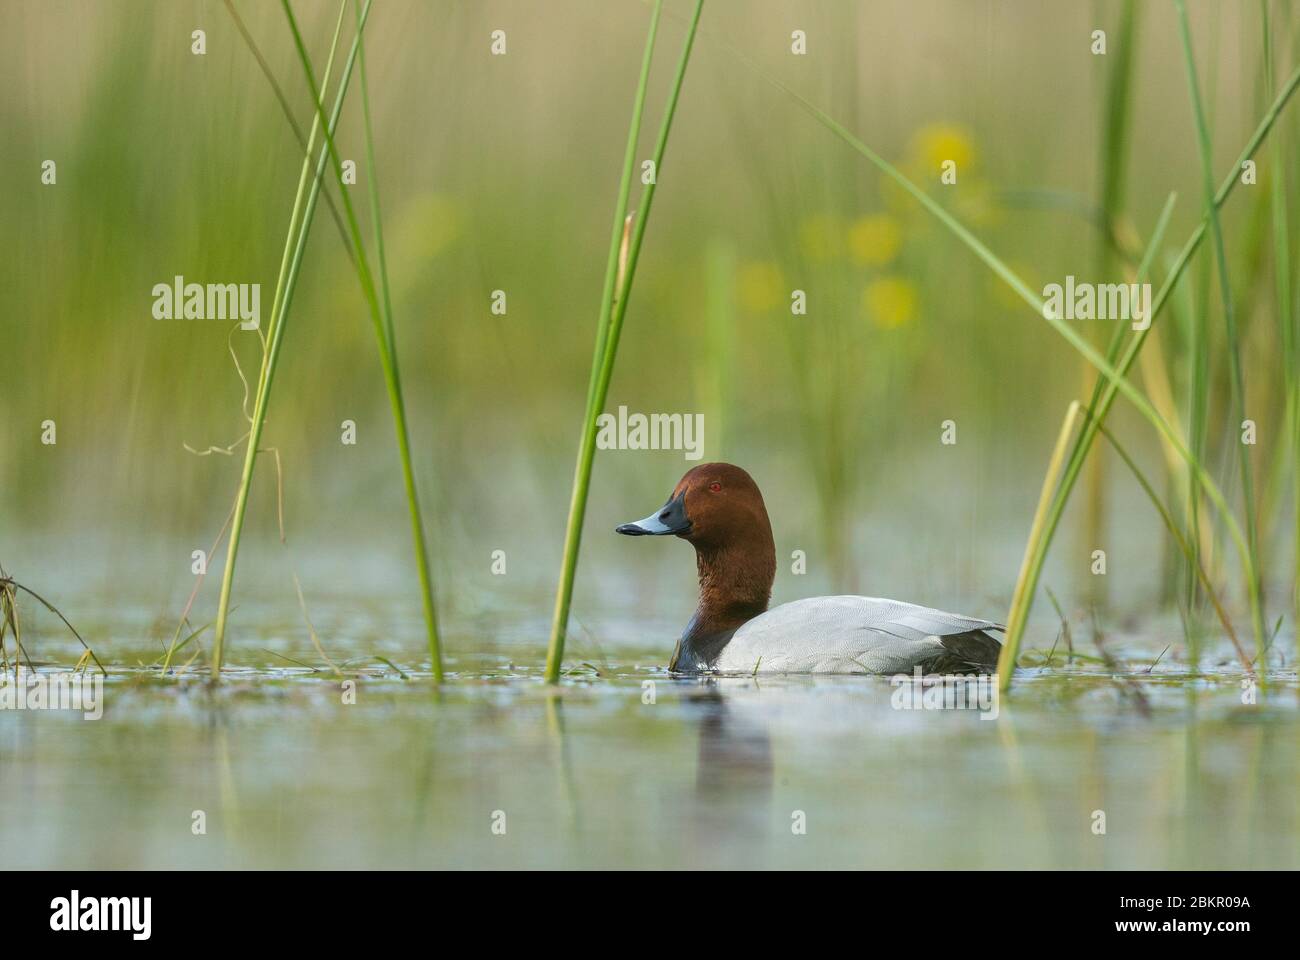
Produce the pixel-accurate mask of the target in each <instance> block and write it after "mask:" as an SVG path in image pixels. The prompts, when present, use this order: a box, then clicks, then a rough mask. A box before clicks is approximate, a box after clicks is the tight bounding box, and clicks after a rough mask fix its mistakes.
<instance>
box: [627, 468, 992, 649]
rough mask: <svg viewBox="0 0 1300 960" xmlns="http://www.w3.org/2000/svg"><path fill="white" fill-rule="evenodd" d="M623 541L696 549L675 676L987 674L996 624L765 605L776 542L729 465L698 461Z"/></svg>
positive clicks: (887, 606) (852, 604) (746, 481)
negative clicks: (658, 539)
mask: <svg viewBox="0 0 1300 960" xmlns="http://www.w3.org/2000/svg"><path fill="white" fill-rule="evenodd" d="M617 532H618V533H623V534H627V535H628V536H634V537H638V536H668V535H673V536H677V537H680V538H681V539H683V540H686V541H688V542H689V543H690V544H691V545H692V546H694V547H695V565H696V568H697V569H698V571H699V578H700V599H699V605H698V606H697V607H696V610H695V615H694V616H693V617H691V620H690V623H688V624H687V625H686V632H685V633H683V634H682V637H681V639H680V640H678V641H677V648H676V649H675V650H674V651H673V658H672V660H671V661H669V664H668V668H669V669H670V670H672V671H674V672H680V673H705V672H718V673H754V672H759V673H889V674H892V673H910V672H911V671H912V669H913V668H914V667H920V668H921V669H922V670H923V671H924V672H926V673H989V672H992V671H993V670H994V669H996V667H997V661H998V652H999V650H1000V649H1001V644H999V643H998V641H997V640H995V639H994V638H993V637H991V636H989V635H988V633H987V632H986V631H989V630H999V631H1000V630H1002V629H1003V627H1002V626H1001V625H999V624H996V623H993V622H992V621H989V620H977V619H974V618H972V617H962V616H958V615H956V614H953V613H944V612H943V611H942V610H932V609H930V608H929V607H920V606H917V605H916V604H912V603H904V602H902V601H900V600H882V599H879V598H877V597H851V596H841V597H810V598H808V599H804V600H795V601H793V602H791V603H785V604H782V605H781V606H778V607H776V608H775V609H772V610H768V609H767V604H768V600H769V599H770V598H771V595H772V582H773V581H774V580H775V579H776V545H775V543H774V541H773V539H772V524H771V523H770V521H769V520H768V518H767V508H766V507H765V506H764V505H763V495H762V493H760V492H759V489H758V485H757V484H756V483H754V480H753V478H752V477H751V476H750V475H749V474H748V473H746V472H745V471H744V470H742V469H741V468H740V467H737V466H733V465H732V464H730V463H702V464H700V465H699V466H697V467H694V468H692V469H691V470H689V471H688V472H687V473H686V475H685V476H684V477H682V479H681V480H680V481H679V482H678V484H677V486H676V488H675V489H674V490H673V493H672V496H671V497H669V498H668V502H667V503H665V504H664V505H663V507H662V508H660V509H659V510H656V511H655V512H654V513H652V514H650V516H648V517H646V518H645V519H644V520H638V521H637V522H635V523H625V524H623V525H622V526H620V527H618V528H617Z"/></svg>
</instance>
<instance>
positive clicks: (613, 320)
mask: <svg viewBox="0 0 1300 960" xmlns="http://www.w3.org/2000/svg"><path fill="white" fill-rule="evenodd" d="M661 9H662V3H661V2H659V0H656V3H655V5H654V11H653V12H652V14H651V20H650V30H649V34H648V35H647V37H646V48H645V55H644V58H643V60H642V64H641V77H640V80H639V82H638V84H637V92H636V99H635V102H634V106H633V109H632V122H631V125H630V129H629V131H628V141H627V150H626V153H625V155H624V160H623V179H622V182H621V183H620V185H619V200H618V207H617V209H616V210H615V216H614V230H613V236H612V238H611V240H610V250H609V259H608V262H607V264H606V271H605V285H604V292H603V293H602V296H601V309H600V319H599V321H598V323H597V328H596V348H595V351H594V355H593V357H592V370H591V380H590V382H589V384H588V391H587V410H586V416H585V419H584V423H583V433H582V439H581V442H580V444H579V448H578V462H577V466H576V468H575V470H574V481H573V493H572V497H571V499H570V503H569V520H568V525H567V528H566V531H565V538H564V557H563V560H562V561H561V571H560V583H559V586H558V588H557V589H556V595H555V615H554V618H553V620H552V622H551V638H550V643H549V645H548V647H547V652H546V681H547V682H548V683H556V682H558V681H559V678H560V667H561V664H562V663H563V660H564V640H565V633H566V631H567V629H568V622H569V605H570V603H571V602H572V599H573V579H574V575H575V572H576V570H577V564H578V552H579V549H580V547H581V543H582V526H583V521H584V519H585V515H586V511H587V494H588V490H589V488H590V483H591V467H592V462H593V460H594V458H595V453H596V418H597V417H598V416H599V414H600V412H601V410H602V408H603V407H604V405H605V397H606V395H607V394H608V392H609V381H610V378H611V376H612V375H613V371H614V359H615V357H616V355H617V353H618V340H619V335H620V333H621V332H622V327H623V318H624V316H625V315H626V314H627V303H628V294H629V292H630V291H631V289H632V281H633V279H634V277H635V275H636V265H637V260H638V258H639V256H640V253H641V243H642V240H643V239H644V237H645V230H646V224H647V223H649V220H650V208H651V205H652V204H653V202H654V196H655V188H656V186H657V185H658V181H659V179H660V177H661V176H662V175H663V157H664V152H665V150H666V148H667V145H668V135H669V133H670V131H671V130H672V123H673V117H674V115H675V113H676V111H677V102H678V99H679V97H680V95H681V90H682V84H683V81H684V80H685V78H686V67H687V64H688V63H689V61H690V56H691V48H692V46H693V45H694V43H695V34H696V31H697V29H698V27H699V22H700V14H701V12H702V11H703V9H704V0H696V4H695V10H694V13H693V15H692V17H691V21H690V26H689V28H688V29H687V34H686V42H685V44H684V45H683V47H682V53H681V57H680V58H679V60H678V62H677V71H676V73H675V74H674V77H673V84H672V87H671V89H670V91H669V95H668V103H667V105H666V106H665V108H664V116H663V120H662V121H661V123H660V127H659V136H658V139H657V140H656V142H655V151H654V157H653V161H654V171H655V176H654V178H653V180H652V181H651V182H650V183H649V184H647V185H646V188H645V191H644V192H643V194H642V200H641V207H640V210H638V211H637V214H636V217H635V221H634V223H633V227H632V235H631V240H630V242H629V243H628V244H627V249H626V254H625V256H624V257H620V251H621V250H622V248H623V229H624V224H625V222H626V217H627V199H628V194H629V192H630V190H631V178H632V169H633V165H634V164H635V161H636V142H637V137H638V135H639V132H640V128H641V113H642V109H643V107H644V105H645V96H646V90H647V87H648V85H649V78H650V62H651V58H652V55H653V52H654V42H655V34H656V32H657V30H658V25H659V17H660V13H661ZM620 259H622V260H623V261H624V267H623V269H622V270H620V269H619V261H620ZM616 284H617V286H616Z"/></svg>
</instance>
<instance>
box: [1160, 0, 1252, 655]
mask: <svg viewBox="0 0 1300 960" xmlns="http://www.w3.org/2000/svg"><path fill="white" fill-rule="evenodd" d="M1174 6H1175V7H1176V8H1177V10H1178V30H1179V34H1180V36H1181V39H1182V43H1183V60H1184V63H1185V66H1186V68H1187V86H1188V89H1189V90H1190V91H1191V98H1192V112H1193V114H1194V115H1195V117H1196V142H1197V146H1198V148H1199V149H1200V154H1201V174H1202V177H1201V179H1202V186H1203V188H1204V191H1205V209H1206V216H1207V217H1208V218H1209V221H1210V232H1211V236H1212V237H1213V240H1214V262H1215V265H1216V266H1217V268H1218V274H1219V296H1220V297H1221V299H1222V303H1223V318H1224V326H1225V332H1226V335H1227V339H1228V359H1229V363H1228V373H1229V380H1230V386H1231V389H1232V402H1233V406H1234V407H1235V408H1236V412H1237V417H1238V423H1240V422H1241V420H1244V419H1245V416H1246V385H1245V379H1244V377H1243V374H1242V368H1241V340H1240V336H1239V333H1238V330H1237V313H1236V308H1235V306H1234V304H1233V302H1232V286H1231V282H1230V278H1229V276H1228V256H1227V251H1226V249H1225V247H1224V242H1223V226H1222V224H1221V223H1220V222H1219V211H1218V208H1217V207H1216V206H1215V204H1214V160H1213V157H1212V155H1211V150H1210V131H1209V128H1208V127H1207V126H1206V123H1205V110H1204V108H1203V107H1202V105H1201V90H1200V83H1199V82H1198V81H1197V79H1196V57H1195V55H1194V54H1193V52H1192V33H1191V27H1190V25H1189V24H1188V21H1187V5H1186V4H1185V3H1184V2H1183V0H1174ZM1240 429H1241V428H1240V427H1238V430H1240ZM1234 432H1235V431H1234ZM1236 446H1237V451H1238V460H1239V463H1240V466H1241V497H1242V502H1243V503H1244V504H1245V508H1246V517H1245V520H1246V546H1247V549H1249V551H1250V566H1251V571H1250V579H1249V580H1248V581H1247V583H1246V590H1247V594H1248V596H1249V598H1250V619H1251V623H1252V625H1253V627H1254V630H1255V654H1256V656H1257V657H1259V656H1262V655H1263V650H1264V644H1265V643H1266V642H1267V636H1266V634H1265V629H1264V605H1263V598H1262V596H1261V589H1260V571H1259V542H1258V531H1257V521H1256V510H1255V481H1254V476H1253V471H1252V469H1251V462H1250V448H1249V446H1248V445H1247V444H1245V443H1242V442H1241V439H1240V437H1238V440H1237V444H1236Z"/></svg>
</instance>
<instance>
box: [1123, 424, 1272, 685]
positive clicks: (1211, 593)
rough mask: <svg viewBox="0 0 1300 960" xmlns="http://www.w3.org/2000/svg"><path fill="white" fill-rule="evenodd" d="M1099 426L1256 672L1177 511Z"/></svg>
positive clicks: (1239, 652) (1244, 659) (1234, 643)
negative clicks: (1181, 527) (1177, 518)
mask: <svg viewBox="0 0 1300 960" xmlns="http://www.w3.org/2000/svg"><path fill="white" fill-rule="evenodd" d="M1097 429H1098V430H1100V431H1101V434H1102V436H1104V437H1105V438H1106V439H1107V440H1108V441H1110V445H1111V446H1112V447H1113V448H1114V449H1115V452H1116V453H1118V454H1119V457H1120V459H1121V460H1123V461H1124V463H1125V465H1127V466H1128V468H1129V470H1130V471H1131V472H1132V474H1133V476H1134V477H1136V478H1137V482H1138V485H1139V486H1141V487H1142V489H1143V491H1144V492H1145V493H1146V495H1147V497H1148V498H1149V499H1150V500H1151V503H1152V505H1153V506H1155V508H1156V512H1157V513H1159V514H1160V519H1161V520H1162V521H1164V524H1165V529H1166V530H1168V531H1169V535H1170V537H1172V538H1173V541H1174V543H1175V544H1176V545H1177V547H1178V549H1179V550H1180V551H1182V554H1183V557H1184V558H1185V559H1186V560H1187V562H1188V563H1189V564H1192V565H1194V567H1195V572H1196V576H1197V578H1198V579H1199V580H1200V581H1201V586H1202V587H1203V588H1204V590H1205V595H1206V596H1207V597H1209V598H1210V603H1211V604H1212V605H1213V607H1214V612H1215V613H1216V614H1217V615H1218V617H1219V622H1220V623H1221V624H1222V625H1223V629H1224V631H1225V632H1226V633H1227V634H1228V638H1229V639H1230V640H1231V641H1232V646H1233V648H1234V649H1235V650H1236V651H1237V656H1238V658H1240V660H1241V665H1242V667H1243V668H1244V669H1245V671H1246V673H1248V674H1254V672H1255V671H1254V668H1253V667H1252V665H1251V660H1250V657H1248V656H1246V651H1245V648H1243V647H1242V645H1241V641H1240V640H1238V639H1237V631H1236V630H1234V629H1233V627H1232V621H1231V620H1229V619H1228V614H1227V613H1226V612H1225V611H1224V609H1223V604H1222V603H1220V602H1219V597H1218V594H1217V593H1216V592H1215V589H1214V586H1213V584H1212V583H1211V582H1210V578H1209V577H1208V576H1207V575H1206V573H1205V568H1204V567H1202V566H1201V564H1200V563H1198V562H1197V561H1196V558H1195V556H1194V555H1193V553H1192V548H1191V545H1190V544H1189V543H1188V542H1187V538H1186V537H1184V536H1183V535H1182V532H1181V531H1179V529H1178V524H1177V523H1175V522H1174V518H1173V515H1172V514H1170V512H1169V510H1168V508H1166V507H1165V505H1164V504H1163V503H1162V502H1161V500H1160V497H1159V496H1158V495H1157V494H1156V491H1155V488H1153V487H1152V486H1151V484H1150V482H1149V481H1148V480H1147V478H1146V475H1145V474H1144V473H1143V472H1142V470H1141V469H1140V468H1139V467H1138V465H1137V462H1136V461H1134V459H1133V458H1132V457H1131V456H1129V454H1128V451H1126V450H1125V449H1124V448H1123V447H1122V446H1120V443H1119V441H1118V440H1116V439H1115V435H1114V434H1113V433H1111V432H1110V430H1109V429H1108V428H1107V427H1106V425H1105V424H1099V425H1098V427H1097Z"/></svg>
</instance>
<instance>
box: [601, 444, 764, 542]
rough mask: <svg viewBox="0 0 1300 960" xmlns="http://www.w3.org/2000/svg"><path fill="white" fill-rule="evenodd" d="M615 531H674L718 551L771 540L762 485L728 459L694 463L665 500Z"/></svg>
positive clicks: (653, 533)
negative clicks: (636, 519) (641, 516)
mask: <svg viewBox="0 0 1300 960" xmlns="http://www.w3.org/2000/svg"><path fill="white" fill-rule="evenodd" d="M615 532H616V533H623V534H626V535H628V536H630V537H645V536H656V537H662V536H668V535H669V534H672V535H674V536H678V537H681V538H682V539H683V540H688V541H690V542H691V543H692V544H693V545H694V546H695V548H696V549H697V550H720V549H725V548H728V547H731V546H735V545H740V544H746V543H753V542H754V541H755V540H757V541H759V542H760V543H763V542H765V544H767V543H771V539H772V525H771V523H770V522H769V520H768V517H767V507H765V506H764V505H763V494H762V493H760V492H759V489H758V484H756V483H755V482H754V478H753V477H751V476H750V475H749V474H748V473H746V472H745V471H744V470H742V469H740V467H737V466H735V465H733V464H730V463H702V464H700V465H699V466H697V467H692V468H691V469H690V470H688V471H687V472H686V475H685V476H684V477H682V478H681V480H679V481H678V482H677V486H676V487H675V488H673V493H672V496H670V497H669V498H668V502H667V503H665V504H664V505H663V506H662V507H660V508H659V509H658V510H656V511H655V512H654V513H652V514H650V516H648V517H646V518H645V519H644V520H638V521H636V522H635V523H625V524H623V525H622V526H620V527H618V528H616V530H615ZM765 544H764V545H765ZM768 549H770V548H768Z"/></svg>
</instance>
